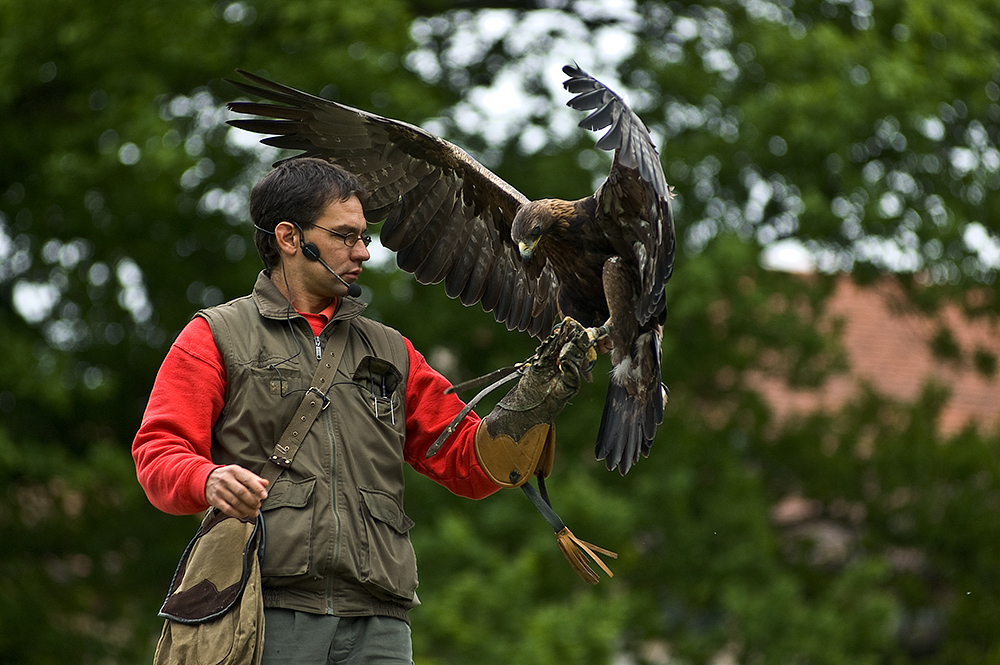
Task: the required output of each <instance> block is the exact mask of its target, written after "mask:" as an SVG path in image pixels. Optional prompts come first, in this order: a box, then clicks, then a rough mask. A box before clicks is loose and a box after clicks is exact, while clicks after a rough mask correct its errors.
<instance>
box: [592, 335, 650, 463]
mask: <svg viewBox="0 0 1000 665" xmlns="http://www.w3.org/2000/svg"><path fill="white" fill-rule="evenodd" d="M644 347H646V348H644ZM636 351H640V352H641V353H648V354H649V355H648V360H649V364H645V363H642V362H640V361H639V359H638V358H625V359H622V360H621V361H620V364H619V366H616V368H615V371H613V372H612V374H611V383H610V384H609V386H608V395H607V398H606V399H605V400H604V413H603V414H602V415H601V426H600V429H599V430H598V432H597V445H596V448H595V453H596V456H597V459H599V460H604V462H605V464H606V465H607V467H608V470H609V471H611V470H614V469H615V468H617V469H618V471H619V472H620V473H621V474H622V475H623V476H624V475H625V474H626V473H628V472H629V469H631V468H632V465H633V464H635V463H636V462H637V461H638V460H639V457H640V456H642V457H648V456H649V451H650V449H651V448H652V446H653V439H654V438H655V436H656V428H657V426H658V425H659V424H660V423H662V422H663V406H664V402H665V401H666V399H665V398H666V387H665V386H664V385H663V384H662V383H661V382H660V337H659V335H658V334H656V332H655V331H654V332H652V333H651V334H649V335H648V341H647V343H646V344H639V345H637V347H636ZM641 353H640V355H641ZM643 366H645V367H646V368H648V374H646V373H643V375H642V376H638V375H636V374H634V373H632V371H630V370H631V369H632V368H637V367H643Z"/></svg>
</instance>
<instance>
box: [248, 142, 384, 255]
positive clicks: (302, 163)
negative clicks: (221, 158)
mask: <svg viewBox="0 0 1000 665" xmlns="http://www.w3.org/2000/svg"><path fill="white" fill-rule="evenodd" d="M352 196H357V197H358V198H359V199H361V201H362V203H364V201H365V188H364V185H362V184H361V180H360V179H359V178H358V177H357V176H356V175H354V174H353V173H350V172H348V171H346V170H344V169H343V168H342V167H340V166H337V165H336V164H334V163H332V162H328V161H326V160H325V159H318V158H316V157H296V158H293V159H287V160H285V161H283V162H279V163H278V164H277V165H276V166H275V167H274V168H273V169H272V170H271V171H270V172H269V173H268V174H267V175H266V176H264V177H263V178H261V180H260V182H258V183H257V184H256V185H254V187H253V189H252V190H251V191H250V219H251V221H252V222H253V224H254V226H255V227H256V228H257V230H256V233H255V234H254V244H256V245H257V253H258V254H259V255H260V258H261V260H262V261H263V262H264V267H265V268H267V269H268V270H270V269H272V268H274V267H275V266H276V265H277V264H278V259H279V258H280V256H281V255H280V254H279V253H278V247H277V245H276V243H275V241H274V227H275V226H277V225H278V223H280V222H283V221H287V222H294V223H296V224H298V225H299V226H300V227H301V228H302V229H307V228H309V227H311V226H312V225H313V224H315V223H316V220H317V219H319V216H320V214H322V212H323V209H324V208H326V207H327V206H328V205H330V203H332V202H334V201H346V200H347V199H349V198H351V197H352Z"/></svg>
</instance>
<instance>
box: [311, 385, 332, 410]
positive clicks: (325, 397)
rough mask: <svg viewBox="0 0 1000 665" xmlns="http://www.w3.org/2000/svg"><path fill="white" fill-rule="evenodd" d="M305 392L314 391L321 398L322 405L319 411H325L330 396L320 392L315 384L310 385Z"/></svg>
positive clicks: (328, 404)
mask: <svg viewBox="0 0 1000 665" xmlns="http://www.w3.org/2000/svg"><path fill="white" fill-rule="evenodd" d="M306 392H307V393H315V394H316V395H318V396H319V398H320V399H321V400H323V406H322V407H321V408H320V411H326V407H328V406H330V398H329V397H327V396H326V393H324V392H322V391H321V390H320V389H319V388H317V387H316V386H310V387H309V390H307V391H306Z"/></svg>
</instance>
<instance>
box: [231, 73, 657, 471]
mask: <svg viewBox="0 0 1000 665" xmlns="http://www.w3.org/2000/svg"><path fill="white" fill-rule="evenodd" d="M238 71H239V72H240V74H242V75H243V76H244V77H246V79H248V80H249V83H247V82H244V81H231V83H233V84H234V85H236V86H237V87H238V88H239V89H241V90H242V91H244V92H246V93H248V94H250V95H254V96H256V97H260V98H263V99H265V100H267V102H266V103H258V102H248V101H235V102H231V103H230V104H229V108H230V109H231V110H232V111H235V112H237V113H241V114H247V115H255V116H259V117H258V118H244V119H235V120H230V121H229V124H230V125H233V126H235V127H238V128H241V129H244V130H248V131H251V132H256V133H260V134H268V135H270V136H269V137H267V138H264V139H261V142H262V143H265V144H267V145H271V146H276V147H279V148H289V149H293V150H301V151H302V153H301V154H300V155H299V156H312V157H320V158H324V159H328V160H330V161H332V162H335V163H337V164H339V165H341V166H343V167H344V168H346V169H347V170H348V171H351V172H352V173H354V174H356V175H357V176H359V177H360V178H361V180H362V181H363V183H364V184H365V186H366V188H367V190H368V200H367V201H366V203H365V214H366V217H367V218H368V220H369V221H371V222H373V223H374V222H378V221H381V220H383V219H384V220H385V223H384V225H383V226H382V229H381V231H380V234H379V237H380V239H381V242H382V244H383V245H384V246H386V247H388V248H389V249H391V250H395V252H396V262H397V264H398V265H399V267H400V268H402V269H403V270H405V271H407V272H410V273H413V275H414V276H415V277H416V279H417V280H418V281H420V282H421V283H424V284H437V283H439V282H444V287H445V292H446V293H447V294H448V296H449V297H452V298H459V299H461V301H462V303H463V304H464V305H473V304H475V303H477V302H478V303H480V304H481V305H482V307H483V308H484V309H485V310H486V311H489V312H493V314H494V316H495V317H496V320H497V321H499V322H501V323H504V324H506V325H507V327H508V329H511V330H513V329H517V330H520V331H527V332H529V333H530V334H531V335H533V336H535V337H543V336H544V335H546V334H548V332H549V331H550V329H551V328H552V326H553V325H554V324H556V323H557V322H558V321H560V320H562V318H563V317H566V316H569V317H572V318H574V319H576V320H577V321H579V322H580V323H582V324H583V325H584V326H587V327H600V326H604V325H606V326H607V329H608V331H609V335H610V338H611V341H612V343H613V348H612V350H611V363H612V371H611V378H610V385H609V388H608V394H607V398H606V400H605V404H604V413H603V415H602V418H601V425H600V428H599V431H598V434H597V444H596V455H597V458H598V459H599V460H604V461H605V464H606V466H607V468H608V469H612V470H613V469H615V468H617V469H618V470H619V472H620V473H621V474H622V475H624V474H625V473H627V472H628V470H629V469H630V467H631V466H632V465H633V464H634V463H635V461H636V460H638V458H639V456H640V455H643V456H647V455H648V454H649V449H650V446H651V445H652V443H653V437H654V434H655V433H656V428H657V425H659V424H660V423H661V422H662V420H663V408H664V402H665V401H666V388H665V387H664V386H663V384H662V383H661V376H660V340H661V337H662V325H663V323H664V320H665V317H666V299H665V298H666V293H665V286H666V283H667V280H669V279H670V275H671V272H672V271H673V260H674V245H675V240H674V228H673V219H672V216H671V211H670V199H671V190H670V188H669V187H668V185H667V182H666V180H665V179H664V176H663V169H662V166H661V164H660V159H659V155H658V154H657V152H656V148H655V146H654V145H653V142H652V140H651V139H650V136H649V132H648V130H647V129H646V127H645V126H644V125H643V123H642V121H641V120H640V119H639V117H638V116H637V115H636V114H635V113H634V112H633V111H632V110H631V109H630V108H629V107H628V106H627V105H626V103H625V102H624V101H623V100H622V98H621V97H619V96H618V95H617V94H615V93H614V92H612V91H611V90H610V89H609V88H608V87H607V86H605V85H604V84H602V83H601V82H600V81H598V80H596V79H594V78H593V77H591V76H590V75H589V74H587V73H586V72H584V71H583V70H581V69H580V68H578V67H576V66H566V67H564V68H563V71H564V72H565V74H566V75H567V76H568V78H567V79H566V81H565V82H564V84H563V85H564V87H565V88H566V90H567V91H569V92H570V93H571V94H572V95H573V97H572V98H571V99H570V100H569V101H568V102H567V104H568V105H569V106H570V107H572V108H574V109H576V110H580V111H592V113H590V114H589V115H588V116H587V117H586V118H585V119H584V120H583V121H582V122H580V127H582V128H585V129H589V130H594V131H597V130H602V129H604V128H609V129H608V131H607V132H606V133H605V134H604V136H603V137H602V138H600V140H599V141H598V142H597V147H598V148H600V149H603V150H608V151H614V162H613V164H612V167H611V171H610V173H609V174H608V177H607V179H606V180H605V181H604V183H603V184H602V185H601V186H600V187H599V188H598V190H597V191H596V192H595V193H594V194H593V195H591V196H588V197H586V198H583V199H580V200H577V201H564V200H560V199H541V200H535V201H532V200H529V199H528V198H527V197H525V196H524V195H523V194H521V192H519V191H517V190H516V189H515V188H514V187H512V186H511V185H509V184H508V183H506V182H505V181H504V180H502V179H501V178H500V177H498V176H497V175H495V174H494V173H492V172H491V171H489V170H488V169H487V168H485V167H484V166H483V165H482V164H480V163H479V162H477V161H476V160H475V159H473V158H472V157H471V156H470V155H469V154H468V153H466V152H465V151H464V150H462V149H461V148H459V147H458V146H456V145H454V144H452V143H450V142H448V141H445V140H443V139H441V138H439V137H437V136H434V135H432V134H431V133H429V132H427V131H425V130H423V129H421V128H419V127H416V126H414V125H411V124H408V123H405V122H401V121H398V120H392V119H389V118H384V117H381V116H378V115H375V114H372V113H368V112H366V111H362V110H359V109H355V108H351V107H349V106H345V105H343V104H338V103H337V102H333V101H329V100H326V99H322V98H320V97H315V96H313V95H310V94H308V93H305V92H302V91H299V90H296V89H294V88H290V87H288V86H285V85H282V84H279V83H276V82H273V81H270V80H268V79H266V78H263V77H260V76H257V75H254V74H251V73H248V72H245V71H242V70H238Z"/></svg>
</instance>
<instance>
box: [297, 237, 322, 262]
mask: <svg viewBox="0 0 1000 665" xmlns="http://www.w3.org/2000/svg"><path fill="white" fill-rule="evenodd" d="M300 244H301V245H302V256H304V257H306V258H307V259H309V260H310V261H319V248H318V247H316V245H315V243H311V242H301V241H300Z"/></svg>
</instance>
